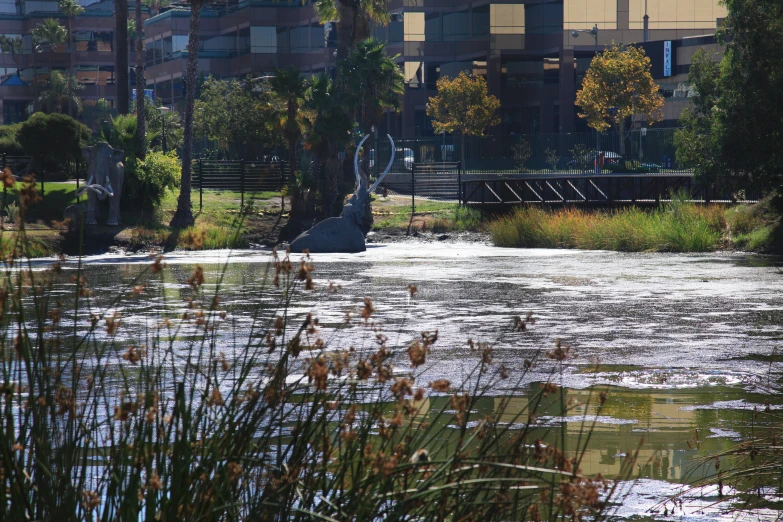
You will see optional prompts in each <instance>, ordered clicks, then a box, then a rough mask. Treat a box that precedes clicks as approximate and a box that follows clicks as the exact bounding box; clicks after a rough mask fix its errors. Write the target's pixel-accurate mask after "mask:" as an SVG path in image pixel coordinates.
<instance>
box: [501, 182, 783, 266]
mask: <svg viewBox="0 0 783 522" xmlns="http://www.w3.org/2000/svg"><path fill="white" fill-rule="evenodd" d="M779 221H780V218H779V215H778V214H777V212H775V211H774V210H773V208H772V202H771V200H765V201H762V202H760V203H757V204H755V205H752V206H733V207H725V206H718V205H698V204H695V203H691V202H688V201H687V200H686V197H685V196H683V195H677V196H675V197H674V198H673V199H672V201H671V202H670V203H667V204H664V205H661V206H660V207H659V208H657V209H652V210H645V209H640V208H637V207H626V208H621V209H616V210H611V211H602V210H583V209H578V208H561V209H556V210H549V209H542V208H538V207H521V208H518V209H516V210H514V211H513V212H512V213H511V214H509V215H506V216H501V217H499V218H497V219H496V220H494V221H492V222H491V223H490V224H489V230H490V234H491V236H492V242H493V243H494V244H495V246H499V247H508V248H576V249H584V250H613V251H618V252H678V253H703V252H714V251H716V250H732V249H734V250H741V251H751V252H758V253H777V252H779V251H780V250H781V248H780V237H779V234H780V232H779V228H780V223H779Z"/></svg>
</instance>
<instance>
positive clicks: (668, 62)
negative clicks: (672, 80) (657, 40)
mask: <svg viewBox="0 0 783 522" xmlns="http://www.w3.org/2000/svg"><path fill="white" fill-rule="evenodd" d="M663 75H664V76H665V77H669V76H671V75H672V42H671V40H666V41H665V42H663Z"/></svg>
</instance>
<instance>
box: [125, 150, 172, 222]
mask: <svg viewBox="0 0 783 522" xmlns="http://www.w3.org/2000/svg"><path fill="white" fill-rule="evenodd" d="M180 173H181V165H180V162H179V159H178V158H177V153H176V152H173V151H172V152H168V153H166V154H164V153H162V152H156V151H150V152H149V153H148V154H147V159H145V160H144V161H139V160H136V159H135V158H130V159H129V160H128V161H127V162H126V165H125V183H124V185H123V190H122V200H123V201H122V207H123V208H124V209H125V212H126V213H127V212H133V213H134V217H139V218H141V219H142V220H143V219H146V218H149V217H151V216H152V214H154V212H155V209H156V208H157V207H158V206H159V205H160V202H161V201H162V200H163V197H164V196H165V195H166V191H168V190H171V189H173V188H177V187H179V181H180Z"/></svg>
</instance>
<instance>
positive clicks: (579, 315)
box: [85, 244, 783, 520]
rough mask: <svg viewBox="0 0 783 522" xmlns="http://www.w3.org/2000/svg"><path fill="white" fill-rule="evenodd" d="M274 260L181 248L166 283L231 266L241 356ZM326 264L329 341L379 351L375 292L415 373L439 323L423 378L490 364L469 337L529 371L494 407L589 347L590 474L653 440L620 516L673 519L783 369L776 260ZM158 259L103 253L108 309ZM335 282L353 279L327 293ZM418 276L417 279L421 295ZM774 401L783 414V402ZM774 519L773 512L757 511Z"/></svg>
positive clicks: (421, 256)
mask: <svg viewBox="0 0 783 522" xmlns="http://www.w3.org/2000/svg"><path fill="white" fill-rule="evenodd" d="M268 260H269V253H268V252H252V251H243V252H233V253H230V254H229V253H228V252H209V253H177V254H173V255H170V256H168V257H167V261H168V263H169V270H168V271H167V272H166V276H165V278H164V279H163V280H159V281H158V282H157V283H150V284H151V285H159V286H160V287H161V288H163V289H164V290H165V292H164V293H163V295H164V296H168V297H175V298H179V297H186V296H187V295H189V292H191V291H190V289H189V287H188V286H187V285H185V284H183V281H184V280H185V279H186V278H187V277H188V275H189V274H190V273H191V272H192V270H193V265H194V264H196V263H198V264H201V265H203V266H204V268H205V272H206V276H207V282H208V285H207V288H208V291H209V290H210V289H212V286H210V285H212V284H214V283H215V281H216V280H217V278H218V276H219V275H220V274H223V277H222V283H221V289H220V294H221V296H222V302H223V305H224V306H225V307H226V309H227V310H228V311H229V315H230V318H231V320H232V324H233V329H232V330H231V331H230V332H228V331H227V332H226V333H225V334H224V335H225V336H226V338H225V345H226V349H227V350H230V349H232V347H233V346H241V345H242V342H241V341H242V339H243V338H244V336H246V335H248V332H249V327H250V324H251V323H252V317H253V316H254V314H256V313H257V312H258V311H259V309H262V310H265V311H267V312H269V313H272V312H273V311H274V310H275V308H276V302H275V299H274V297H273V296H272V294H271V293H270V292H268V291H267V286H266V284H267V283H265V274H266V271H267V262H268ZM313 261H314V263H315V266H316V271H315V273H314V275H315V276H316V277H315V278H316V283H317V285H318V287H319V288H320V289H321V291H318V292H315V293H311V294H306V295H304V296H303V297H302V298H300V299H298V300H297V301H296V302H295V304H294V306H293V308H292V309H291V310H290V312H291V313H294V314H305V313H307V312H309V311H313V312H314V313H315V314H316V315H317V316H318V317H319V318H320V321H321V324H322V327H323V332H322V333H323V335H324V337H325V339H326V341H327V343H328V344H329V346H331V347H343V348H347V347H349V346H353V347H354V348H356V349H357V350H358V351H362V350H372V349H374V348H375V344H374V336H373V335H368V331H367V328H366V327H365V326H363V325H361V324H360V322H359V321H353V322H352V323H351V324H350V325H347V326H346V325H344V322H345V317H346V312H353V313H354V314H356V312H357V311H358V310H359V309H360V307H361V306H362V304H363V302H362V299H363V298H364V297H365V296H367V297H371V298H372V300H373V303H374V306H375V310H376V313H375V315H374V320H375V322H376V324H377V325H378V326H380V328H381V329H382V331H383V332H384V333H385V335H387V336H388V337H389V344H390V346H392V347H394V348H397V349H398V352H399V356H398V364H399V366H400V368H401V369H403V368H405V367H407V356H406V355H405V353H404V347H405V346H406V345H407V343H408V342H409V341H410V340H412V339H413V338H415V337H417V336H418V335H419V334H420V332H422V331H434V330H436V329H437V330H438V331H439V334H440V338H439V341H438V343H437V344H436V345H435V347H434V350H433V353H432V355H431V357H430V358H429V360H428V363H430V364H428V366H427V369H426V370H425V374H424V375H423V376H422V381H423V382H427V380H428V379H432V378H448V379H450V380H452V381H454V382H460V381H461V380H462V379H463V378H464V377H465V376H466V375H467V373H468V372H469V370H470V369H472V368H473V367H474V366H475V363H476V360H477V356H476V354H475V353H472V352H471V350H470V348H469V347H468V346H467V340H468V339H473V340H475V341H481V342H488V343H491V344H492V345H493V346H494V349H495V351H494V357H495V362H496V363H497V364H498V365H501V364H502V365H504V366H506V367H507V368H508V369H509V371H510V372H511V374H512V375H511V378H510V379H508V381H507V382H517V381H518V380H520V379H521V384H522V389H521V390H519V389H517V390H513V391H512V390H509V389H503V388H498V389H496V390H493V391H492V395H493V397H488V398H487V399H486V401H487V402H486V404H485V407H486V409H487V410H489V411H491V410H492V408H493V407H494V403H495V402H497V401H499V400H501V399H502V397H504V396H508V395H509V394H512V393H513V394H514V395H519V398H518V399H514V400H518V401H520V407H522V403H523V402H525V399H524V390H525V389H526V387H528V386H532V385H534V384H533V383H535V382H537V381H545V380H547V379H549V378H551V377H552V375H551V365H549V366H547V365H546V364H542V365H541V367H540V368H538V369H536V370H535V371H533V372H529V373H528V374H526V375H525V376H524V377H520V375H521V374H522V372H521V368H522V363H523V361H524V360H525V359H534V358H535V357H536V356H537V354H540V351H541V350H542V349H543V350H546V349H549V348H551V346H552V345H553V344H554V342H555V340H556V339H562V340H563V341H564V342H566V343H568V344H570V345H571V346H573V347H574V349H575V350H576V351H577V353H578V358H576V359H574V360H572V361H569V363H568V364H567V366H566V368H565V370H564V372H563V373H562V374H558V375H556V380H557V381H558V382H562V384H564V385H565V386H566V387H567V388H568V392H567V394H568V396H569V397H572V398H575V399H577V400H581V401H583V400H584V399H585V398H586V396H587V395H588V394H589V393H591V391H594V390H595V388H596V387H602V389H608V391H609V399H608V401H607V403H606V404H605V405H604V408H603V409H602V411H601V412H600V416H599V417H597V418H596V417H595V414H596V413H597V412H596V411H594V406H593V407H589V408H587V409H585V408H582V409H581V410H580V409H577V410H574V411H571V412H570V413H569V417H568V418H567V419H566V421H567V422H566V424H565V426H566V428H565V429H566V433H567V435H568V440H569V441H570V442H569V444H570V445H571V446H572V447H573V446H575V444H576V440H577V438H578V436H579V433H580V431H581V430H582V426H583V422H585V419H587V421H589V422H592V421H593V420H596V421H597V424H596V432H595V435H594V436H593V438H592V439H591V441H590V443H589V445H588V451H587V453H586V456H585V458H584V460H583V465H582V468H583V470H584V471H585V472H586V473H599V472H600V473H603V474H604V475H605V476H613V475H616V473H618V472H619V468H620V465H621V462H622V459H623V457H624V456H625V455H628V454H632V453H633V452H634V451H636V449H637V448H639V447H641V450H640V453H639V458H638V460H637V466H638V469H637V470H636V472H635V474H634V478H636V479H638V480H637V481H635V482H634V483H633V484H629V486H628V488H629V489H628V490H627V491H625V493H626V494H627V495H626V496H624V497H623V498H624V502H623V505H622V506H621V507H620V508H619V511H618V517H619V518H622V519H625V518H629V517H649V518H663V513H664V508H663V507H662V506H659V503H660V502H661V501H662V500H663V499H664V498H665V495H667V494H669V493H672V492H673V491H674V488H676V487H677V486H676V484H678V483H682V482H688V481H691V480H694V479H696V478H699V477H702V476H705V475H707V474H709V473H711V472H712V470H711V469H702V468H698V467H696V466H694V464H693V462H692V458H693V457H694V456H696V455H699V454H705V453H706V452H709V451H716V450H719V449H724V448H727V447H729V446H730V445H732V444H734V443H736V441H738V440H741V439H742V438H744V437H747V436H749V434H750V432H751V430H752V429H754V426H756V425H757V423H758V422H760V421H758V420H756V419H754V411H753V410H754V408H755V409H763V408H764V407H765V403H766V402H767V401H769V400H770V397H769V396H767V395H766V394H765V393H764V390H765V388H766V385H767V384H768V383H770V382H775V381H777V380H778V379H779V377H780V376H779V368H778V367H777V366H776V365H775V364H774V363H773V361H774V360H775V355H776V353H777V350H778V348H779V346H780V344H781V343H780V341H781V339H782V338H783V321H781V319H783V273H781V270H780V269H779V266H783V264H780V263H779V262H778V261H777V260H774V259H768V258H761V257H757V256H750V255H743V254H709V255H677V254H621V253H610V252H582V251H554V250H515V249H497V248H493V247H488V246H481V245H472V244H394V245H382V246H372V247H370V249H369V250H368V251H367V252H366V253H363V254H357V255H315V256H313ZM148 263H149V261H148V260H147V258H146V257H145V256H100V257H94V258H89V259H87V260H86V261H85V267H86V275H87V279H88V283H89V285H90V286H91V287H92V288H94V289H95V291H96V299H95V301H96V306H108V305H109V304H110V299H111V298H112V296H113V295H116V290H117V288H118V287H120V286H121V283H128V282H130V281H131V280H132V278H133V277H134V276H135V275H136V274H138V272H139V271H140V270H142V269H143V268H144V267H145V266H146V265H147V264H148ZM330 282H332V283H334V284H336V285H339V286H340V287H341V289H340V290H339V291H338V292H336V293H330V292H326V291H324V290H325V289H326V288H327V286H328V285H329V283H330ZM409 284H414V285H416V286H417V290H418V291H417V292H416V294H415V296H414V297H413V298H411V294H410V291H409V290H408V289H407V288H406V286H407V285H409ZM152 294H153V295H154V292H152ZM165 306H166V300H165V299H164V298H163V297H156V298H155V299H147V300H145V299H142V300H140V301H139V302H138V303H137V304H135V305H133V306H132V307H131V308H130V309H129V310H127V311H126V312H125V316H124V324H125V325H128V326H129V328H127V329H126V330H125V331H124V332H123V335H127V336H129V337H131V338H132V337H133V336H134V335H138V334H139V333H140V332H142V330H143V329H144V328H145V327H147V326H149V324H150V321H151V319H150V316H151V315H154V314H151V312H158V311H160V310H161V309H162V308H164V307H165ZM528 312H532V313H533V316H534V318H535V319H536V323H535V325H533V326H532V327H531V328H530V330H529V331H527V332H524V333H520V332H517V331H515V330H514V328H513V325H514V318H515V317H518V316H524V315H525V314H527V313H528ZM771 402H772V405H771V407H772V408H778V407H781V406H779V405H778V404H779V403H783V400H775V399H773V400H772V401H771ZM548 413H549V414H551V416H552V417H557V415H558V412H548ZM571 439H573V441H572V440H571ZM640 444H641V446H640ZM715 495H716V494H715V492H714V491H700V492H697V493H695V494H693V495H692V496H693V497H694V498H693V499H692V501H693V502H692V504H691V506H692V507H691V508H689V507H688V506H687V503H686V506H685V508H686V509H685V512H682V511H680V510H679V508H678V511H677V514H676V517H677V519H678V520H716V519H721V518H724V517H727V519H728V518H730V519H734V517H733V516H731V515H728V514H725V513H724V512H723V510H725V508H726V506H725V505H723V504H717V505H715V506H713V504H714V503H715V502H716V500H717V497H716V496H715ZM693 506H695V507H693ZM709 506H712V507H709ZM656 509H657V511H658V514H656V513H655V512H654V511H656ZM667 510H668V511H671V506H669V507H668V508H667ZM767 515H769V516H772V515H773V513H771V512H770V513H755V514H754V515H753V517H754V518H753V519H754V520H756V519H759V518H764V517H766V516H767ZM773 518H774V517H773Z"/></svg>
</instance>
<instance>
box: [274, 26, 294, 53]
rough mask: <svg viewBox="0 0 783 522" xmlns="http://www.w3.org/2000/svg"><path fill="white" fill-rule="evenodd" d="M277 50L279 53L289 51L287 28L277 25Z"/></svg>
mask: <svg viewBox="0 0 783 522" xmlns="http://www.w3.org/2000/svg"><path fill="white" fill-rule="evenodd" d="M276 30H277V50H278V52H281V53H289V52H291V46H290V44H289V42H288V28H287V27H278V28H277V29H276Z"/></svg>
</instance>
